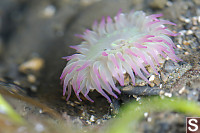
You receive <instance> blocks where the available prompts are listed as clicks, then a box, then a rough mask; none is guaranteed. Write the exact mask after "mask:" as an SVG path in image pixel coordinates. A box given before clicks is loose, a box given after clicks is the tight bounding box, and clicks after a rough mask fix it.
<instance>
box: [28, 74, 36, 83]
mask: <svg viewBox="0 0 200 133" xmlns="http://www.w3.org/2000/svg"><path fill="white" fill-rule="evenodd" d="M27 78H28V82H30V83H35V81H36V77H35V75H32V74H29V75H28V76H27Z"/></svg>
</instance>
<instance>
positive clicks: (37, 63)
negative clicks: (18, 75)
mask: <svg viewBox="0 0 200 133" xmlns="http://www.w3.org/2000/svg"><path fill="white" fill-rule="evenodd" d="M43 67H44V60H43V59H42V58H38V57H35V58H32V59H30V60H28V61H26V62H24V63H22V64H21V65H20V66H19V71H20V72H23V73H26V72H28V71H33V72H38V71H39V70H41V69H42V68H43ZM29 79H30V80H31V81H33V77H32V76H31V77H30V76H29Z"/></svg>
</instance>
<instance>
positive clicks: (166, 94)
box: [164, 92, 172, 97]
mask: <svg viewBox="0 0 200 133" xmlns="http://www.w3.org/2000/svg"><path fill="white" fill-rule="evenodd" d="M164 95H165V96H166V97H172V93H168V92H165V94H164Z"/></svg>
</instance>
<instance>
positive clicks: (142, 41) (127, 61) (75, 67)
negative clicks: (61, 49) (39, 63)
mask: <svg viewBox="0 0 200 133" xmlns="http://www.w3.org/2000/svg"><path fill="white" fill-rule="evenodd" d="M161 16H162V14H153V15H149V16H146V14H145V13H144V12H143V11H136V12H133V11H131V12H130V13H128V14H124V13H122V12H121V10H120V11H119V12H118V13H117V15H116V16H115V17H114V20H113V19H111V17H109V16H108V17H107V18H105V17H103V18H102V20H101V22H100V23H99V24H98V23H97V21H95V22H94V24H93V26H92V30H89V29H87V30H86V31H85V32H84V34H83V35H77V36H78V37H79V38H81V39H82V40H83V41H82V42H81V44H79V45H76V46H70V47H71V48H73V49H75V50H76V51H77V54H73V55H71V56H67V57H63V59H66V60H67V61H68V63H67V65H66V67H65V68H64V70H63V73H62V75H61V77H60V79H61V81H62V83H63V95H65V93H66V90H67V93H68V96H67V100H68V99H69V98H70V95H71V91H72V89H73V90H74V92H75V94H76V96H77V98H78V99H79V100H80V101H81V99H80V96H79V94H80V93H82V94H83V96H84V97H85V98H86V99H88V100H89V101H91V102H93V100H92V99H91V98H90V97H89V96H88V93H89V91H90V90H96V91H97V92H99V93H100V94H101V95H103V96H104V97H105V98H106V99H107V100H108V101H109V102H111V99H110V98H109V96H108V95H107V94H110V95H112V96H113V97H115V98H117V95H116V94H115V93H114V92H113V90H114V91H115V92H117V93H119V94H120V90H119V89H118V88H117V87H116V85H115V84H116V83H117V82H118V83H119V84H120V85H121V86H124V75H125V74H128V75H129V76H130V78H131V80H132V84H133V85H134V84H135V76H136V75H137V76H138V77H140V78H141V79H143V80H144V81H146V82H147V83H150V82H149V80H148V79H147V76H145V75H149V72H148V70H147V69H146V67H147V66H150V67H151V68H152V69H153V72H154V73H155V74H159V73H158V71H157V68H156V66H157V65H158V66H159V65H160V63H161V62H162V60H163V59H165V58H168V59H171V60H173V61H175V62H176V61H177V60H180V59H179V58H178V57H177V56H176V55H175V52H174V48H176V47H175V45H174V43H173V41H172V40H171V39H170V38H169V37H168V36H177V34H175V33H173V32H172V31H170V30H169V29H168V28H167V27H166V26H165V24H169V25H176V24H175V23H172V22H170V21H167V20H163V19H158V17H161Z"/></svg>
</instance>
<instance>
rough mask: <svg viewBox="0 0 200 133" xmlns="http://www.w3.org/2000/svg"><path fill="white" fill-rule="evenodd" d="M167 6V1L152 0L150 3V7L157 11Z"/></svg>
mask: <svg viewBox="0 0 200 133" xmlns="http://www.w3.org/2000/svg"><path fill="white" fill-rule="evenodd" d="M166 4H167V0H151V1H150V2H149V5H150V7H152V8H155V9H162V8H164V7H165V5H166Z"/></svg>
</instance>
